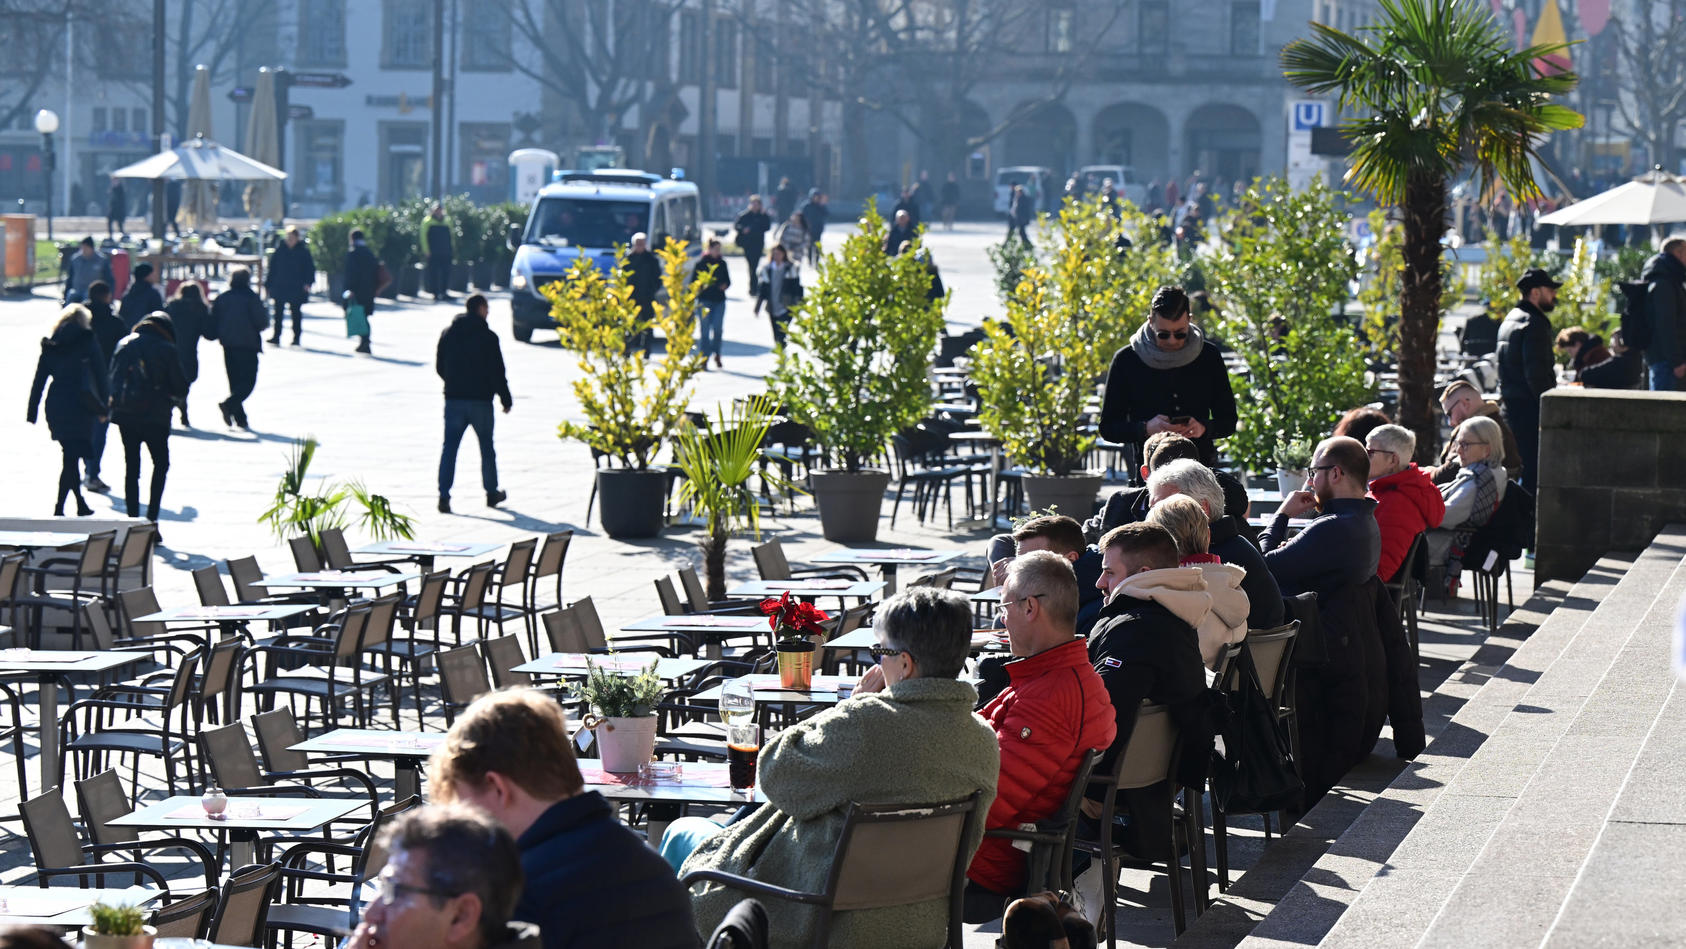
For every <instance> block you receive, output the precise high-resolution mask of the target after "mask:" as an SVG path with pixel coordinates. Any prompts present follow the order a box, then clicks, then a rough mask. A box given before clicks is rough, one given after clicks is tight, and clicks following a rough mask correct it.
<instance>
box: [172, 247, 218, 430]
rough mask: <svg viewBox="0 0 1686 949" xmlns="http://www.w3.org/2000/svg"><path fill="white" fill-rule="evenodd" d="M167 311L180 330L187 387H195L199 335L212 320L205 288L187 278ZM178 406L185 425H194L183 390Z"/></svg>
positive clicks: (178, 340)
mask: <svg viewBox="0 0 1686 949" xmlns="http://www.w3.org/2000/svg"><path fill="white" fill-rule="evenodd" d="M164 312H165V313H168V314H169V315H170V325H171V326H172V327H174V329H175V331H176V352H177V353H178V354H179V355H180V356H181V372H182V377H183V378H184V379H186V380H187V387H188V388H189V389H192V388H193V383H194V382H196V381H198V379H199V339H200V337H202V336H203V335H204V334H205V329H206V327H208V326H209V325H210V322H211V310H210V307H207V306H206V305H205V292H204V290H202V289H201V288H200V286H199V284H198V283H196V282H194V281H187V282H184V283H183V284H182V285H181V286H180V287H177V288H176V295H175V296H174V297H171V298H170V302H169V303H168V304H166V305H165V306H164ZM176 408H178V409H180V410H181V426H182V428H192V427H193V426H192V425H190V424H188V421H187V393H185V392H184V393H182V397H181V400H180V401H178V402H177V403H176Z"/></svg>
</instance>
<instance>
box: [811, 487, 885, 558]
mask: <svg viewBox="0 0 1686 949" xmlns="http://www.w3.org/2000/svg"><path fill="white" fill-rule="evenodd" d="M808 478H809V483H810V484H811V485H812V486H813V492H814V503H815V504H817V505H819V509H820V533H821V534H823V535H824V536H825V539H826V540H834V541H839V542H860V541H872V540H877V539H878V515H879V512H880V511H882V510H883V508H884V489H886V488H888V487H889V486H890V473H889V472H888V471H816V472H814V473H813V474H811V475H809V476H808Z"/></svg>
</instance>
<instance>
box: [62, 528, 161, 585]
mask: <svg viewBox="0 0 1686 949" xmlns="http://www.w3.org/2000/svg"><path fill="white" fill-rule="evenodd" d="M137 529H138V528H137ZM149 529H150V528H149ZM116 543H117V532H116V531H114V530H110V531H100V532H99V533H97V534H89V535H88V539H87V540H86V541H83V543H82V559H81V560H80V561H79V562H78V563H77V565H76V573H77V575H78V576H80V577H81V578H82V579H84V580H90V579H97V578H99V577H101V576H104V575H105V568H106V564H107V563H108V562H109V561H110V560H111V548H112V547H113V546H114V545H115V544H116ZM141 562H142V563H144V562H145V558H142V561H141Z"/></svg>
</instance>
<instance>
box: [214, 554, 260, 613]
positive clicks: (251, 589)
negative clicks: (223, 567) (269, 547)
mask: <svg viewBox="0 0 1686 949" xmlns="http://www.w3.org/2000/svg"><path fill="white" fill-rule="evenodd" d="M224 563H227V564H228V579H230V580H232V581H233V582H234V596H235V598H236V599H238V600H239V601H241V602H242V603H244V602H249V601H251V600H261V599H263V597H264V589H263V587H260V586H257V585H256V584H257V582H258V581H259V580H262V579H263V568H262V567H260V566H258V558H256V557H230V558H229V559H228V560H226V561H224Z"/></svg>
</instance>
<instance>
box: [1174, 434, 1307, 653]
mask: <svg viewBox="0 0 1686 949" xmlns="http://www.w3.org/2000/svg"><path fill="white" fill-rule="evenodd" d="M1156 437H1157V436H1156ZM1168 437H1170V438H1175V439H1177V440H1178V441H1180V442H1182V443H1183V444H1188V440H1187V439H1184V438H1181V437H1180V436H1176V435H1172V436H1168ZM1227 493H1228V492H1227V491H1226V490H1225V488H1224V486H1223V485H1222V484H1221V483H1220V479H1219V478H1218V477H1217V472H1214V471H1213V470H1212V469H1210V468H1208V467H1206V466H1205V465H1203V464H1201V463H1200V462H1198V461H1196V460H1194V459H1192V458H1178V459H1176V460H1173V461H1168V462H1163V463H1161V464H1160V465H1159V466H1158V467H1157V468H1155V469H1154V471H1153V474H1152V475H1151V476H1149V477H1148V479H1147V495H1148V501H1149V503H1150V506H1151V505H1152V504H1158V503H1159V502H1161V501H1163V500H1165V499H1166V498H1168V497H1171V496H1173V495H1177V494H1186V495H1188V496H1189V497H1191V498H1193V499H1194V500H1195V501H1196V502H1198V503H1199V504H1200V507H1201V509H1202V510H1204V511H1205V512H1206V517H1207V520H1208V521H1209V530H1210V532H1211V536H1210V540H1209V541H1208V543H1207V550H1208V552H1210V553H1212V554H1214V555H1216V556H1217V558H1218V559H1219V560H1220V561H1222V562H1224V563H1227V564H1234V565H1235V566H1237V567H1240V568H1241V569H1242V570H1244V571H1246V575H1245V576H1243V577H1242V578H1241V589H1242V591H1243V592H1245V593H1246V594H1247V628H1248V629H1275V628H1276V627H1278V626H1281V625H1282V590H1281V589H1280V588H1279V587H1278V586H1277V583H1276V578H1275V577H1274V576H1272V574H1271V572H1270V568H1269V567H1268V565H1266V563H1265V559H1264V555H1263V554H1261V553H1259V549H1258V548H1257V547H1255V546H1253V542H1252V540H1251V539H1249V538H1248V537H1247V536H1245V535H1244V534H1242V533H1241V527H1242V526H1243V525H1244V524H1245V523H1246V521H1245V511H1246V503H1247V495H1246V491H1245V489H1243V491H1242V494H1241V504H1242V508H1241V510H1242V512H1243V513H1240V514H1226V513H1225V508H1224V505H1225V503H1226V502H1227V500H1228V498H1227Z"/></svg>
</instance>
